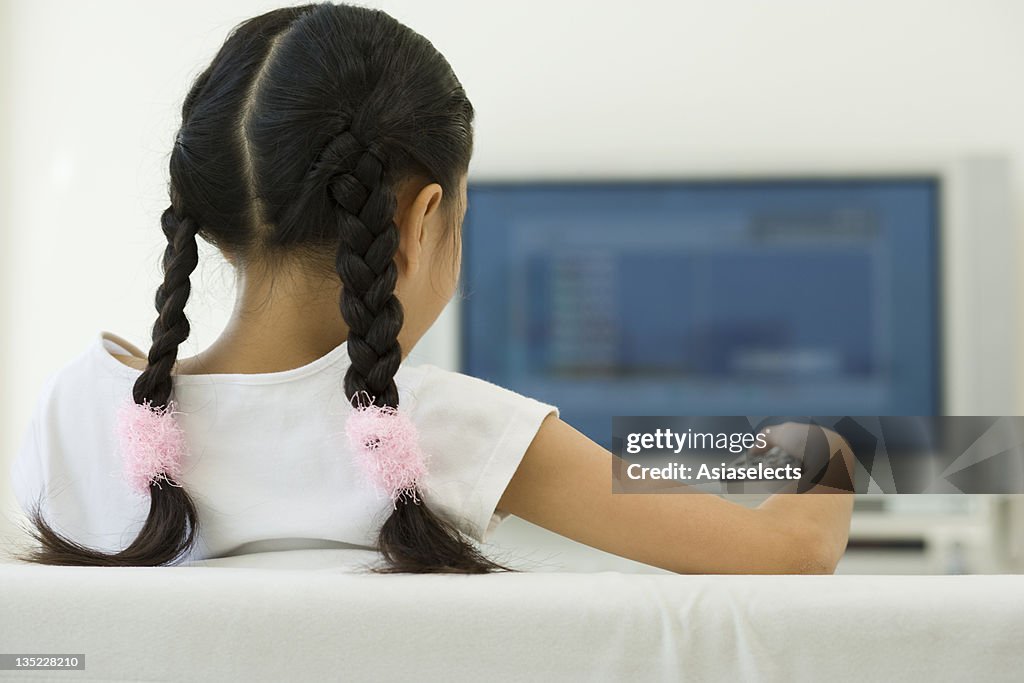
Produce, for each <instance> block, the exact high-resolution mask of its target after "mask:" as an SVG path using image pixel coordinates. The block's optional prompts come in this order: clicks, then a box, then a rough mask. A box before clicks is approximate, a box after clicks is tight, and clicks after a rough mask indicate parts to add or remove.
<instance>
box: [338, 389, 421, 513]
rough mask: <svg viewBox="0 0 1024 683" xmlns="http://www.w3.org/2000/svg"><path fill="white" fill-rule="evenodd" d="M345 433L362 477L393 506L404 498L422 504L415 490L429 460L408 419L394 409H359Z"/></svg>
mask: <svg viewBox="0 0 1024 683" xmlns="http://www.w3.org/2000/svg"><path fill="white" fill-rule="evenodd" d="M345 433H346V434H347V435H348V440H349V444H350V445H351V446H352V450H353V454H354V456H355V460H356V463H357V464H358V465H359V468H360V470H362V472H363V475H364V476H365V477H366V479H367V480H368V481H369V482H371V483H372V484H373V485H374V486H375V487H376V488H377V489H378V490H379V491H381V492H383V493H385V494H387V495H388V497H390V498H391V502H392V505H393V506H396V507H397V505H398V499H399V498H402V497H403V496H408V497H409V498H411V499H412V500H413V501H415V502H418V501H419V498H418V497H417V494H416V490H417V488H419V486H420V484H421V483H422V482H423V478H424V477H425V476H426V474H427V456H426V454H425V453H424V452H423V450H422V449H421V448H420V440H419V432H418V431H417V429H416V425H415V424H413V422H412V420H410V419H409V416H408V415H406V414H405V413H402V412H399V411H398V410H396V409H395V408H392V407H391V406H376V405H373V404H369V405H366V404H364V405H359V406H356V407H355V408H354V410H353V411H352V413H351V414H350V415H349V416H348V420H347V421H346V423H345Z"/></svg>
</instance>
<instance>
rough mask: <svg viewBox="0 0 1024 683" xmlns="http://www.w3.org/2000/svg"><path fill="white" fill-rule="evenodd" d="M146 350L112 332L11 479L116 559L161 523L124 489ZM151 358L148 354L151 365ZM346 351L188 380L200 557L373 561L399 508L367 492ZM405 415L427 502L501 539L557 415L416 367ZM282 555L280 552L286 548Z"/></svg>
mask: <svg viewBox="0 0 1024 683" xmlns="http://www.w3.org/2000/svg"><path fill="white" fill-rule="evenodd" d="M111 352H113V353H120V354H128V353H131V352H133V349H132V348H130V345H129V344H127V343H122V342H121V341H120V340H118V339H117V338H116V337H114V336H112V335H109V334H104V333H101V334H98V335H97V337H96V339H95V340H94V342H93V343H92V344H91V345H90V346H89V347H88V348H87V349H86V350H85V351H84V352H83V353H82V354H81V355H80V356H79V357H78V358H76V359H75V360H73V361H72V362H70V363H69V364H68V365H67V366H65V367H64V368H63V369H61V370H60V371H59V372H57V373H56V374H55V375H54V376H53V377H52V378H51V380H50V381H49V382H48V384H47V387H46V389H45V390H44V391H43V392H42V395H41V396H40V397H39V399H38V400H37V403H36V409H35V412H34V416H33V418H32V423H31V425H30V427H29V429H28V430H27V434H26V437H25V439H24V444H23V446H22V448H21V450H20V452H19V453H18V454H17V456H16V458H15V462H14V464H13V467H12V472H11V474H12V481H13V487H14V492H15V497H16V499H17V500H18V502H19V503H20V504H21V506H22V508H23V509H27V506H28V505H29V504H31V503H32V502H33V501H35V500H36V499H37V498H38V497H39V496H40V495H41V496H43V499H44V507H43V512H44V516H45V517H46V518H47V520H48V521H49V522H50V523H51V524H52V525H53V526H55V527H56V528H57V529H58V531H61V532H62V533H64V534H66V535H68V536H70V537H71V538H73V539H75V540H77V541H79V542H80V543H84V544H86V545H89V546H93V547H96V548H100V549H102V550H106V551H114V550H119V549H121V548H124V547H125V546H127V545H128V543H129V542H130V541H131V539H132V538H134V537H135V536H136V535H137V533H138V531H139V529H141V528H142V524H143V522H144V521H145V519H146V514H147V512H148V510H149V498H148V496H139V495H137V494H135V493H134V492H132V491H131V490H130V488H129V487H128V485H127V484H126V483H125V482H124V481H123V480H122V470H121V461H120V455H119V453H118V448H117V442H116V439H115V431H114V425H115V416H116V411H117V409H118V408H119V407H120V406H121V404H122V403H123V402H124V401H126V400H128V399H129V398H130V397H131V393H132V386H133V385H134V383H135V380H136V379H138V377H139V375H140V374H141V371H139V370H135V369H133V368H130V367H128V366H127V365H124V364H123V363H121V362H120V361H118V360H117V359H116V358H114V357H113V356H112V355H111ZM136 355H138V354H136ZM348 367H349V358H348V350H347V347H346V345H345V344H344V343H343V344H341V345H340V346H338V347H336V348H335V349H333V350H332V351H330V352H329V353H328V354H327V355H325V356H323V357H321V358H319V359H317V360H315V361H313V362H312V363H310V364H308V365H305V366H303V367H300V368H295V369H293V370H287V371H283V372H274V373H262V374H217V375H185V376H179V377H176V378H175V383H174V387H175V388H174V396H173V398H174V400H175V401H176V402H177V409H178V411H180V414H179V415H178V419H179V421H180V424H181V425H182V427H183V428H184V430H185V433H186V439H187V442H188V446H189V451H190V454H189V457H188V458H187V460H186V462H185V467H184V472H183V476H182V478H181V479H182V482H181V483H182V484H183V485H184V486H185V488H186V490H188V491H189V493H191V494H192V496H193V497H194V499H195V501H196V505H197V506H198V508H199V517H200V520H199V521H200V538H199V544H198V545H197V548H196V551H195V552H194V553H193V554H192V555H191V557H190V559H202V558H206V557H220V556H224V555H229V554H235V553H238V552H242V550H241V549H242V548H244V547H245V546H247V545H248V544H253V543H260V544H261V545H262V548H261V549H262V550H267V549H271V548H270V547H268V546H270V545H272V544H273V543H275V542H276V543H278V544H279V545H280V549H289V548H291V547H293V545H294V544H293V543H292V541H293V540H294V539H310V540H309V542H308V543H307V546H308V547H317V546H319V545H322V544H323V541H329V542H335V543H344V544H348V545H351V546H358V547H365V548H373V547H375V545H376V538H377V532H378V530H379V528H380V525H381V523H382V522H383V521H384V519H385V518H386V516H387V515H388V514H390V512H391V509H392V505H391V501H390V500H389V499H387V498H385V497H383V496H382V495H381V494H379V493H377V492H376V491H374V490H373V489H371V488H370V487H369V486H367V485H366V484H365V482H363V480H362V477H361V475H360V473H359V472H358V470H357V469H356V466H355V464H354V463H353V462H352V458H351V457H350V455H349V446H348V443H347V439H346V437H345V434H344V428H345V419H346V415H347V414H348V412H350V411H351V406H350V405H349V403H348V401H347V400H346V398H345V395H344V391H343V380H344V376H345V372H346V371H347V369H348ZM395 381H396V384H397V385H398V389H399V398H400V409H401V410H403V411H405V412H406V413H407V414H408V415H409V416H410V418H411V419H412V420H413V422H414V423H415V424H416V426H417V427H418V429H419V432H420V443H421V445H422V447H423V449H424V451H425V452H426V453H427V455H428V457H429V461H428V475H427V478H426V482H425V487H424V489H425V491H424V499H425V500H426V501H427V502H428V503H429V504H431V506H432V507H433V508H434V509H435V510H436V511H437V512H438V513H439V514H441V515H443V516H445V517H447V518H448V519H450V520H452V521H453V522H454V523H455V524H456V525H458V526H459V527H460V528H462V529H463V531H465V532H466V533H467V534H468V535H469V536H470V537H472V538H475V539H476V540H478V541H486V540H487V539H488V537H489V536H490V534H491V532H492V531H493V530H494V529H495V528H496V527H497V525H498V524H499V523H500V522H501V521H503V520H504V519H505V518H506V517H507V513H505V512H504V511H501V510H496V509H495V507H496V505H497V503H498V500H499V499H500V498H501V495H502V494H503V493H504V491H505V488H506V486H507V484H508V482H509V480H510V479H511V478H512V475H513V474H514V473H515V471H516V468H517V467H518V466H519V463H520V461H521V460H522V457H523V455H524V453H525V452H526V449H527V448H528V447H529V445H530V442H531V441H533V438H534V436H535V435H536V433H537V429H538V428H539V427H540V424H541V422H542V421H543V420H544V418H545V417H546V416H547V415H548V414H550V413H554V414H556V415H557V414H558V409H557V408H555V407H554V406H551V405H548V404H545V403H541V402H540V401H536V400H534V399H532V398H529V397H526V396H523V395H521V394H518V393H515V392H513V391H510V390H508V389H505V388H503V387H499V386H497V385H495V384H492V383H490V382H486V381H484V380H481V379H477V378H475V377H470V376H468V375H464V374H461V373H456V372H450V371H447V370H442V369H440V368H438V367H436V366H432V365H420V366H410V365H406V364H403V365H402V366H401V367H400V368H399V371H398V373H397V375H396V377H395ZM273 549H277V548H273Z"/></svg>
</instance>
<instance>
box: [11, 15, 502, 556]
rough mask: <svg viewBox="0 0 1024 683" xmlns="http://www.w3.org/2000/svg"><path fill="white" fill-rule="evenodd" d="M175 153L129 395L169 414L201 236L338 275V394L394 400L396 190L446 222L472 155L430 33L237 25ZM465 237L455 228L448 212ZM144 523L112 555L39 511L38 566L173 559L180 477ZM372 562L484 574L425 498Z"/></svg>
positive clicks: (185, 521)
mask: <svg viewBox="0 0 1024 683" xmlns="http://www.w3.org/2000/svg"><path fill="white" fill-rule="evenodd" d="M181 114H182V122H181V128H180V130H179V131H178V133H177V137H176V140H175V143H174V148H173V150H172V152H171V157H170V183H169V193H170V199H171V204H170V206H169V207H168V208H167V209H166V210H165V211H164V212H163V215H162V217H161V227H162V229H163V232H164V235H165V236H166V238H167V248H166V251H165V253H164V258H163V271H164V280H163V283H162V284H161V285H160V287H159V288H158V289H157V293H156V309H157V313H158V316H157V320H156V323H155V324H154V326H153V336H152V340H153V341H152V346H151V347H150V350H149V354H148V363H147V366H146V368H145V370H144V371H143V372H142V374H141V376H140V377H139V378H138V380H137V381H136V383H135V386H134V391H133V394H134V399H135V402H136V403H139V404H142V403H145V402H149V404H150V405H151V406H154V407H157V408H159V407H164V406H166V405H167V403H168V401H169V400H170V397H171V393H172V388H173V380H172V375H171V372H172V370H173V367H174V365H175V363H176V361H177V357H178V347H179V345H180V344H181V343H182V342H183V341H185V339H187V338H188V336H189V322H188V319H187V318H186V316H185V304H186V302H187V300H188V297H189V292H190V289H191V285H190V280H189V278H190V275H191V274H192V272H193V270H195V268H196V264H197V262H198V249H197V243H196V242H197V238H198V237H202V238H203V239H205V240H207V241H208V242H209V243H211V244H213V245H215V246H217V247H218V248H220V249H221V251H223V252H224V253H225V254H228V255H230V256H231V258H232V260H233V261H234V262H235V263H236V265H239V266H241V265H242V264H250V263H272V262H274V261H275V258H278V257H285V256H292V255H299V256H300V257H301V258H302V259H303V260H304V261H306V262H309V263H316V264H318V265H317V267H318V268H323V267H330V268H332V269H333V271H334V272H335V273H336V274H337V277H338V278H340V281H341V292H342V293H341V299H340V302H339V308H340V313H341V315H342V316H343V318H344V320H345V322H346V323H347V325H348V328H349V333H348V339H347V347H348V353H349V357H350V359H351V365H350V367H349V369H348V371H347V374H346V375H345V380H344V391H345V395H346V396H347V397H348V398H349V399H350V400H351V399H352V398H353V397H354V396H355V395H356V394H357V393H360V392H364V391H365V392H366V394H367V395H368V396H369V397H370V398H371V399H372V401H373V403H375V404H376V405H379V406H392V407H396V408H397V407H398V402H399V397H398V389H397V387H396V385H395V380H394V377H395V373H396V372H397V370H398V368H399V365H400V364H401V361H402V350H401V348H400V346H399V343H398V334H399V331H400V330H401V329H402V325H403V312H402V306H401V304H400V302H399V300H398V298H397V297H396V296H395V291H394V290H395V283H396V279H397V265H396V263H395V260H394V257H395V254H396V252H397V250H398V244H399V231H398V227H397V226H396V224H395V222H394V215H395V210H396V205H397V199H396V193H397V189H396V188H397V186H398V183H399V182H401V181H404V180H406V179H409V178H420V179H423V180H426V181H428V182H436V183H438V184H440V185H441V187H442V190H443V192H442V194H443V200H442V203H443V205H444V206H445V209H446V212H447V213H446V215H449V216H455V215H457V214H459V213H460V211H459V210H458V209H457V208H453V205H454V204H455V203H456V200H455V199H453V198H457V197H459V196H460V192H459V188H458V183H459V180H460V178H461V177H462V176H463V175H464V174H465V173H466V171H467V169H468V166H469V160H470V156H471V155H472V148H473V129H472V124H473V107H472V105H471V104H470V102H469V99H468V98H467V97H466V93H465V91H464V89H463V87H462V85H461V84H460V83H459V81H458V79H457V78H456V76H455V74H454V73H453V72H452V69H451V66H450V65H449V64H448V62H447V61H446V60H445V58H444V57H443V56H442V55H441V54H440V53H439V52H438V51H437V49H436V48H435V47H434V46H433V45H432V44H431V43H430V42H429V41H428V40H427V39H425V38H424V37H423V36H421V35H419V34H418V33H416V32H415V31H413V30H411V29H410V28H408V27H407V26H404V25H403V24H401V23H399V22H398V21H396V20H395V19H393V18H392V17H390V16H389V15H387V14H386V13H384V12H382V11H379V10H373V9H368V8H362V7H357V6H351V5H344V4H337V5H336V4H331V3H317V4H310V5H303V6H299V7H288V8H283V9H278V10H274V11H271V12H267V13H266V14H263V15H260V16H258V17H255V18H252V19H249V20H247V21H245V22H243V23H241V24H239V25H238V26H237V27H235V29H234V30H233V31H232V32H231V34H230V35H229V36H228V38H227V39H226V41H225V42H224V45H223V46H222V47H221V49H220V50H219V51H218V53H217V55H216V56H215V57H214V59H213V62H212V63H211V64H210V65H209V66H208V67H207V68H206V69H205V70H204V71H203V72H202V73H200V74H199V76H198V77H197V78H196V79H195V82H194V83H193V85H192V87H191V89H190V90H189V92H188V94H187V96H186V97H185V101H184V104H183V106H182V112H181ZM449 223H450V227H451V230H453V231H455V233H456V234H457V232H458V226H457V221H449ZM149 493H150V498H151V503H150V511H149V516H148V518H147V519H146V522H145V524H144V526H143V528H142V530H141V532H140V533H139V535H138V537H137V538H136V539H135V540H134V541H133V542H132V543H131V544H130V545H129V546H128V547H127V548H125V549H124V550H121V551H120V552H116V553H104V552H100V551H97V550H95V549H91V548H88V547H85V546H83V545H81V544H79V543H76V542H75V541H73V540H71V539H68V538H66V537H64V536H62V535H61V534H59V533H57V532H56V531H55V530H54V529H53V528H52V527H51V526H50V525H48V524H47V522H46V521H45V520H44V519H43V517H42V515H41V513H40V508H39V506H38V505H37V506H36V507H35V509H34V510H33V511H32V513H31V514H30V521H31V522H32V524H33V526H34V527H35V528H34V529H33V530H32V531H31V533H32V534H33V537H34V538H35V540H36V541H38V546H39V547H38V548H37V549H34V550H33V552H32V553H31V554H30V555H28V556H26V557H25V559H29V560H30V561H34V562H39V563H45V564H62V565H103V566H126V565H129V566H134V565H163V564H169V563H173V562H175V561H177V560H179V559H180V558H182V557H183V556H184V555H185V554H187V553H188V552H189V551H190V550H191V549H192V547H193V546H194V544H195V542H196V534H197V530H198V528H199V525H198V515H197V510H196V506H195V504H194V502H193V501H192V499H191V498H190V497H189V495H188V493H187V492H186V491H185V489H184V488H183V487H182V486H180V485H179V484H178V483H177V482H174V481H163V480H161V481H160V482H159V483H158V482H157V481H154V482H153V483H152V484H151V485H150V489H149ZM378 547H379V550H380V552H381V554H382V556H383V558H384V559H385V561H386V565H385V566H384V567H380V568H377V571H386V572H419V573H424V572H461V573H485V572H490V571H500V570H507V568H506V567H503V566H501V565H499V564H497V563H495V562H493V561H492V560H490V559H488V558H486V557H485V556H484V555H483V554H482V553H481V552H480V551H479V550H478V549H477V547H476V546H475V545H474V544H473V543H472V541H471V540H470V539H468V538H467V537H466V536H465V535H464V534H463V533H462V532H461V531H460V530H459V529H458V528H457V527H456V526H455V525H454V524H453V523H451V522H449V521H448V520H446V519H443V518H442V517H440V516H438V515H437V514H435V513H434V512H433V511H431V509H430V508H429V507H428V506H427V505H426V504H425V502H424V500H423V496H422V495H417V496H402V497H401V498H400V499H399V500H398V501H397V503H396V507H395V509H394V511H393V512H392V513H391V515H390V516H389V517H388V518H387V519H386V521H385V522H384V523H383V526H382V528H381V530H380V536H379V541H378Z"/></svg>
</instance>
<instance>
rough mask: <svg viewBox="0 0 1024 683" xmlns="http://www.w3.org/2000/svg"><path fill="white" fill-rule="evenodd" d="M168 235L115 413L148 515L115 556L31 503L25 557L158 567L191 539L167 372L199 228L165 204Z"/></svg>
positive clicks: (193, 519)
mask: <svg viewBox="0 0 1024 683" xmlns="http://www.w3.org/2000/svg"><path fill="white" fill-rule="evenodd" d="M161 226H162V228H163V232H164V235H165V236H166V237H167V248H166V250H165V251H164V257H163V270H164V281H163V283H162V284H161V285H160V286H159V288H158V289H157V292H156V309H157V313H158V316H157V320H156V323H155V324H154V325H153V345H152V347H151V348H150V351H149V362H148V365H147V367H146V369H145V370H144V371H143V373H142V374H141V375H140V376H139V378H138V380H136V382H135V386H134V389H133V397H132V400H130V401H128V405H126V406H125V407H124V408H123V409H122V411H121V412H120V413H119V416H118V418H119V421H120V424H119V434H120V436H121V448H122V454H123V456H124V457H125V462H124V465H125V472H126V475H127V477H128V479H129V483H131V484H132V486H133V488H134V489H135V490H136V491H137V492H139V493H145V492H147V491H148V493H149V497H150V506H149V515H148V516H147V517H146V521H145V523H144V524H143V527H142V529H141V531H140V532H139V535H138V536H137V537H136V538H135V540H134V541H132V543H131V544H130V545H129V546H128V547H127V548H125V549H124V550H121V551H119V552H116V553H104V552H101V551H98V550H95V549H93V548H89V547H86V546H84V545H82V544H80V543H77V542H75V541H73V540H71V539H69V538H67V537H65V536H63V535H61V534H60V533H58V532H57V531H56V530H54V529H53V527H51V526H50V525H49V524H48V523H47V522H46V520H45V519H43V517H42V513H41V510H40V504H38V503H37V504H36V506H35V507H34V509H33V510H32V512H31V514H30V516H29V519H30V521H31V522H32V524H33V525H34V527H35V528H34V529H30V530H29V533H30V534H31V535H32V537H33V538H34V539H35V540H36V542H37V543H38V546H37V547H36V548H34V549H33V550H32V551H30V554H29V555H28V556H26V557H24V558H23V559H25V560H27V561H30V562H39V563H43V564H56V565H74V566H107V567H118V566H121V567H124V566H157V565H164V564H170V563H172V562H174V561H176V560H178V559H180V558H181V557H182V556H183V555H184V554H185V553H187V552H188V551H189V550H190V549H191V548H192V546H193V544H194V543H195V539H196V533H197V529H198V515H197V513H196V506H195V504H194V503H193V502H192V499H191V498H190V497H189V495H188V494H187V493H186V492H185V490H184V489H183V488H182V487H181V486H180V485H179V484H178V483H177V482H176V481H175V477H177V475H178V474H180V466H181V462H180V456H181V455H182V454H183V445H184V441H183V438H182V436H183V435H182V433H181V430H180V429H179V428H177V425H176V424H175V423H174V414H173V402H172V401H171V398H170V397H171V389H172V380H171V370H172V369H173V367H174V364H175V362H176V360H177V357H178V346H179V345H180V344H181V343H182V342H183V341H185V339H187V338H188V335H189V322H188V319H187V318H186V317H185V304H186V302H187V301H188V297H189V293H190V291H191V282H190V279H189V278H190V276H191V274H192V271H193V270H195V268H196V264H197V263H198V261H199V249H198V245H197V244H196V234H197V226H196V223H195V221H193V220H192V219H190V218H188V217H184V216H179V215H177V214H176V213H175V211H174V207H173V206H171V207H170V208H168V209H167V210H165V211H164V213H163V216H162V217H161Z"/></svg>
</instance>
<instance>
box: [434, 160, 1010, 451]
mask: <svg viewBox="0 0 1024 683" xmlns="http://www.w3.org/2000/svg"><path fill="white" fill-rule="evenodd" d="M468 193H469V194H468V196H469V205H468V210H467V213H466V219H465V223H464V225H463V261H462V263H463V270H462V277H461V287H460V293H459V295H457V296H456V297H455V298H454V299H453V302H452V304H451V305H450V306H449V307H448V309H447V310H446V311H445V314H443V315H442V317H441V319H440V320H439V321H438V324H437V325H435V328H436V329H433V330H431V332H430V333H428V335H427V336H426V337H425V338H424V343H423V344H422V346H418V347H417V350H418V352H419V353H418V354H414V357H416V358H418V359H419V360H425V361H427V362H434V363H435V364H438V365H442V366H447V367H451V368H453V369H458V370H460V371H462V372H465V373H467V374H471V375H474V376H477V377H481V378H483V379H486V380H489V381H492V382H495V383H497V384H500V385H502V386H505V387H508V388H510V389H513V390H515V391H519V392H520V393H524V394H526V395H529V396H533V397H535V398H538V399H540V400H544V401H547V402H550V403H552V404H554V405H557V406H558V407H559V409H560V411H561V414H562V417H563V419H565V420H566V421H567V422H569V423H570V424H572V425H574V426H575V427H577V428H578V429H580V431H582V432H584V433H585V434H587V435H588V436H590V437H591V438H592V439H594V440H595V441H597V442H598V443H601V444H604V445H605V446H610V434H611V417H612V416H614V415H694V416H697V415H765V416H768V415H941V414H969V415H986V414H988V415H999V414H1006V415H1009V414H1016V412H1017V403H1016V396H1017V392H1016V384H1017V378H1016V367H1017V365H1016V355H1017V352H1016V342H1015V339H1016V327H1017V313H1016V296H1015V294H1016V292H1015V291H1014V290H1013V288H1011V287H1008V286H1007V283H1008V282H1011V281H1014V280H1013V277H1012V275H1013V272H1014V269H1013V262H1014V259H1015V256H1016V254H1015V253H1013V246H1014V245H1015V241H1014V239H1013V226H1012V221H1011V220H1010V218H1009V199H1008V197H1009V192H1008V174H1007V170H1006V167H1005V164H1004V163H1002V162H1001V160H990V159H976V160H961V161H959V162H956V163H917V164H905V165H903V166H899V165H895V166H894V165H893V164H889V165H881V164H880V165H875V166H872V164H870V163H860V164H859V165H853V166H848V167H846V168H845V169H844V168H842V167H839V168H831V169H830V168H822V167H820V166H819V167H813V165H812V166H811V167H805V168H804V169H803V170H800V169H793V168H790V169H786V168H781V169H780V168H774V169H773V168H771V167H761V168H742V167H738V169H737V170H734V171H731V172H730V171H728V170H722V169H718V170H717V171H712V172H696V173H692V172H691V173H678V174H661V175H656V176H653V177H646V176H634V177H612V176H602V175H600V174H596V175H592V176H586V175H581V174H561V175H556V176H547V177H544V176H532V177H531V176H529V175H525V174H524V175H513V176H511V177H486V176H483V177H481V176H480V175H479V174H478V175H477V176H476V177H472V176H471V178H470V184H469V191H468Z"/></svg>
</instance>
